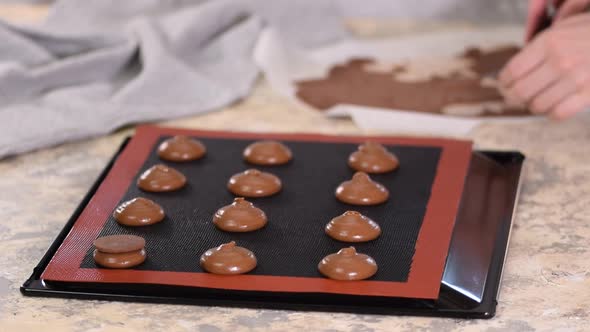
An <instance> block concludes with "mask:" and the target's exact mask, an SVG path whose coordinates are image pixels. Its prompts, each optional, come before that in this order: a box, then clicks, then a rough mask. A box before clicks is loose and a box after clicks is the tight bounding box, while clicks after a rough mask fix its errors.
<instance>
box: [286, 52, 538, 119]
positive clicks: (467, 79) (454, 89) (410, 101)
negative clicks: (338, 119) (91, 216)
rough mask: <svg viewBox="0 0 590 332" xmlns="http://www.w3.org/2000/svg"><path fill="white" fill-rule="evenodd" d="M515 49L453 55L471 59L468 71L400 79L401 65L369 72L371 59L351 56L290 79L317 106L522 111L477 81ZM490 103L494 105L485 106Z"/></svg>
mask: <svg viewBox="0 0 590 332" xmlns="http://www.w3.org/2000/svg"><path fill="white" fill-rule="evenodd" d="M517 52H518V48H516V47H506V48H500V49H496V50H491V51H481V50H479V49H470V50H468V51H467V52H466V53H465V54H462V55H459V57H460V58H464V59H467V60H469V61H470V62H471V64H470V65H469V66H468V68H466V69H467V70H471V71H472V72H473V74H474V75H463V74H462V73H461V72H453V73H450V74H449V75H446V76H432V77H430V78H429V79H424V80H418V81H407V80H403V79H401V78H400V74H402V73H403V72H404V70H405V68H404V66H403V65H400V66H396V67H394V68H393V69H391V70H389V71H387V72H375V71H368V70H366V66H367V65H369V64H373V63H374V62H373V61H372V60H369V59H355V60H351V61H349V62H348V63H346V64H343V65H337V66H334V67H333V68H332V69H331V70H330V72H329V74H328V76H327V77H326V78H321V79H314V80H306V81H299V82H296V84H297V97H298V98H299V99H301V100H303V101H304V102H306V103H307V104H310V105H312V106H314V107H315V108H317V109H320V110H326V109H329V108H330V107H333V106H335V105H338V104H353V105H362V106H370V107H378V108H386V109H394V110H405V111H414V112H426V113H451V111H445V108H446V107H448V106H453V105H481V109H479V108H478V110H477V112H471V113H470V112H464V113H465V115H464V116H498V115H504V116H507V115H527V114H530V113H529V112H528V111H527V110H526V109H521V108H514V107H509V106H507V105H506V104H504V98H503V97H502V95H501V94H500V92H499V91H498V89H497V88H496V87H495V86H489V85H486V84H483V81H482V79H483V78H484V77H486V78H490V77H491V78H493V77H494V76H495V75H496V74H497V72H498V71H499V70H500V69H501V68H502V67H503V65H504V64H505V63H506V62H508V60H509V59H510V58H511V57H512V56H513V55H515V54H516V53H517ZM490 103H493V104H496V105H499V106H491V105H490ZM459 114H462V113H459ZM453 115H457V114H453Z"/></svg>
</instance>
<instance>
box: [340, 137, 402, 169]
mask: <svg viewBox="0 0 590 332" xmlns="http://www.w3.org/2000/svg"><path fill="white" fill-rule="evenodd" d="M348 165H349V166H350V167H352V168H353V169H355V170H357V171H360V172H365V173H373V174H379V173H387V172H391V171H393V170H395V169H396V168H398V166H399V160H398V159H397V157H396V156H395V155H394V154H393V153H391V152H389V151H387V149H386V148H385V147H384V146H383V145H381V144H379V143H377V142H366V143H364V144H361V145H359V147H358V150H357V151H355V152H353V153H352V154H351V155H350V157H348Z"/></svg>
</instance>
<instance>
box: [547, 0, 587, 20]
mask: <svg viewBox="0 0 590 332" xmlns="http://www.w3.org/2000/svg"><path fill="white" fill-rule="evenodd" d="M589 6H590V0H567V1H565V2H564V3H563V4H562V5H561V7H559V9H558V10H557V13H556V14H555V17H554V18H553V20H554V21H555V22H559V21H560V20H563V19H566V18H568V17H570V16H572V15H575V14H579V13H582V12H584V11H585V10H586V9H588V7H589Z"/></svg>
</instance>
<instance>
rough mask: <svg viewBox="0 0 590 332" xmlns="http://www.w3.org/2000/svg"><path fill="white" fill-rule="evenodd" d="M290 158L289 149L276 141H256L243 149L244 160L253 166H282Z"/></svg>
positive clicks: (291, 155)
mask: <svg viewBox="0 0 590 332" xmlns="http://www.w3.org/2000/svg"><path fill="white" fill-rule="evenodd" d="M292 158H293V153H292V152H291V149H289V148H288V147H287V146H286V145H285V144H283V143H281V142H277V141H258V142H255V143H252V144H250V145H248V146H247V147H246V149H244V159H245V160H246V161H247V162H249V163H250V164H255V165H266V166H274V165H283V164H286V163H288V162H289V161H291V159H292Z"/></svg>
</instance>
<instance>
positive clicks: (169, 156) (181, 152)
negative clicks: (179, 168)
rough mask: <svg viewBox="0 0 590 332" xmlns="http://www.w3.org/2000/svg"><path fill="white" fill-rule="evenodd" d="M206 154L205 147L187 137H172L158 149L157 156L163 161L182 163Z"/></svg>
mask: <svg viewBox="0 0 590 332" xmlns="http://www.w3.org/2000/svg"><path fill="white" fill-rule="evenodd" d="M205 153H207V148H206V147H205V145H204V144H203V143H202V142H201V141H198V140H196V139H192V138H190V137H187V136H181V135H180V136H174V137H172V138H169V139H167V140H165V141H164V142H162V143H161V144H160V146H159V147H158V156H160V158H162V159H164V160H168V161H175V162H183V161H191V160H197V159H200V158H202V157H203V156H204V155H205Z"/></svg>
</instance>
